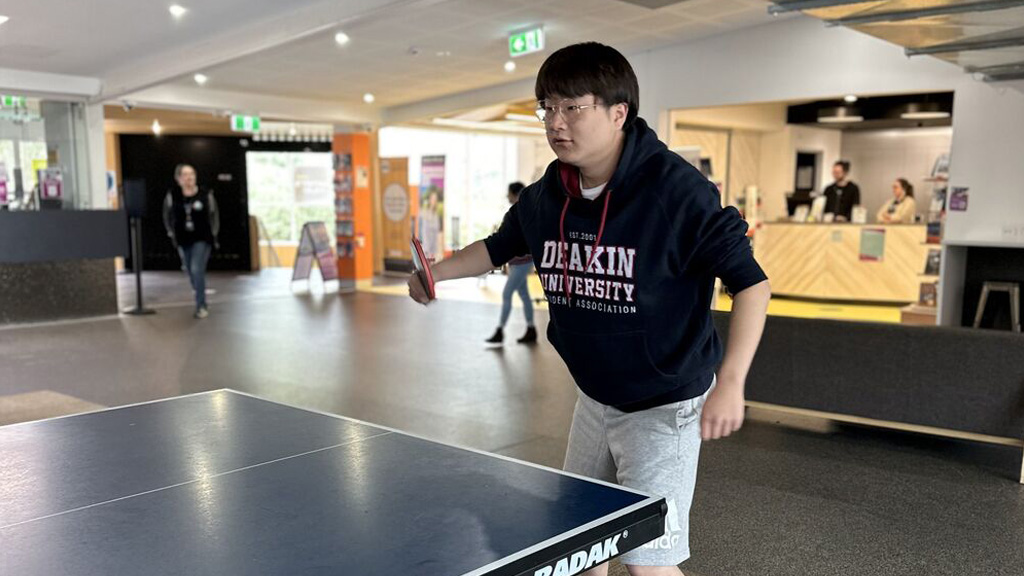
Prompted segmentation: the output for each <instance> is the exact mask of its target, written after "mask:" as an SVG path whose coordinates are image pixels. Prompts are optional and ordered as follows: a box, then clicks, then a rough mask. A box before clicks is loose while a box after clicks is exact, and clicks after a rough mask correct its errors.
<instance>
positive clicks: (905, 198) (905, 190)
mask: <svg viewBox="0 0 1024 576" xmlns="http://www.w3.org/2000/svg"><path fill="white" fill-rule="evenodd" d="M916 213H917V201H916V200H914V186H913V185H911V184H910V182H908V181H907V179H906V178H897V179H896V181H895V182H893V183H892V200H889V201H888V202H886V203H885V205H883V206H882V207H881V208H879V209H878V214H877V218H878V222H879V223H881V224H913V223H914V215H915V214H916Z"/></svg>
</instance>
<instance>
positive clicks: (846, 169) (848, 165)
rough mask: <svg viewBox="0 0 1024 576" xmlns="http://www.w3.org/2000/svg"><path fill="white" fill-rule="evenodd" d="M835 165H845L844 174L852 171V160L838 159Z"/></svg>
mask: <svg viewBox="0 0 1024 576" xmlns="http://www.w3.org/2000/svg"><path fill="white" fill-rule="evenodd" d="M834 165H835V166H842V167H843V174H849V173H850V161H849V160H837V161H836V163H835V164H834Z"/></svg>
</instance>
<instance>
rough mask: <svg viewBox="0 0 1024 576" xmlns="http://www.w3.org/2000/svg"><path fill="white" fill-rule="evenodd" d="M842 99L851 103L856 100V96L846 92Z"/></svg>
mask: <svg viewBox="0 0 1024 576" xmlns="http://www.w3.org/2000/svg"><path fill="white" fill-rule="evenodd" d="M843 100H844V101H846V103H847V104H853V103H854V102H856V101H857V100H858V98H857V96H856V95H855V94H847V95H846V96H844V97H843Z"/></svg>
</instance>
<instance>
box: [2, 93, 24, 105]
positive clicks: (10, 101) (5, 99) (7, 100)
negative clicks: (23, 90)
mask: <svg viewBox="0 0 1024 576" xmlns="http://www.w3.org/2000/svg"><path fill="white" fill-rule="evenodd" d="M24 107H25V97H24V96H6V95H4V96H0V108H24Z"/></svg>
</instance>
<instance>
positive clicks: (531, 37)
mask: <svg viewBox="0 0 1024 576" xmlns="http://www.w3.org/2000/svg"><path fill="white" fill-rule="evenodd" d="M543 49H544V29H543V28H539V27H538V28H531V29H530V30H524V31H522V32H517V33H515V34H513V35H511V36H509V37H508V53H509V55H510V56H512V57H513V58H515V57H516V56H525V55H527V54H533V53H534V52H540V51H541V50H543Z"/></svg>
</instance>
